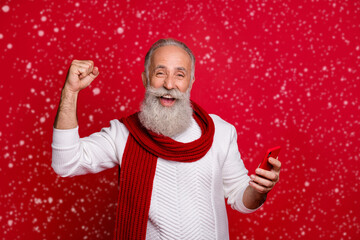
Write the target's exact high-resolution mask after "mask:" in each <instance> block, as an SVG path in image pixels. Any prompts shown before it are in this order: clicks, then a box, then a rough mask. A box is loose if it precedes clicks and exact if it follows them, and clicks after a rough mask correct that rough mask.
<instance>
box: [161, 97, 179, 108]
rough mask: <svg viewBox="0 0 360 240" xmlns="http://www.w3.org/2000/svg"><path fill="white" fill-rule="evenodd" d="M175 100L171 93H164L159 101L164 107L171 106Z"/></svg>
mask: <svg viewBox="0 0 360 240" xmlns="http://www.w3.org/2000/svg"><path fill="white" fill-rule="evenodd" d="M175 101H176V99H175V98H173V97H172V96H171V95H164V96H161V97H160V103H161V105H163V106H164V107H171V106H172V105H174V103H175Z"/></svg>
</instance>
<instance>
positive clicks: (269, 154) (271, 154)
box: [259, 146, 281, 171]
mask: <svg viewBox="0 0 360 240" xmlns="http://www.w3.org/2000/svg"><path fill="white" fill-rule="evenodd" d="M280 149H281V147H280V146H277V147H273V148H269V149H268V150H267V151H266V154H265V156H264V159H263V161H262V162H261V163H260V165H259V168H262V169H265V170H268V171H270V170H271V169H272V165H271V164H270V163H269V162H268V160H269V158H270V157H273V158H275V159H276V158H277V157H278V155H279V152H280Z"/></svg>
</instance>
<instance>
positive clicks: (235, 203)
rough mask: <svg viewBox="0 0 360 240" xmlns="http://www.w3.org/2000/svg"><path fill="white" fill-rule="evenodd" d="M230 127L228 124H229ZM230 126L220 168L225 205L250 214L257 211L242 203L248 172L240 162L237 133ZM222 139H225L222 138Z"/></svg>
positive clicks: (248, 178)
mask: <svg viewBox="0 0 360 240" xmlns="http://www.w3.org/2000/svg"><path fill="white" fill-rule="evenodd" d="M229 125H230V124H229ZM230 126H231V129H230V131H231V133H230V134H228V135H227V139H228V140H227V141H229V145H228V150H227V155H226V158H225V161H224V165H223V168H222V173H223V185H224V192H225V197H226V198H227V203H228V204H229V205H231V207H232V208H233V209H235V210H237V211H239V212H242V213H252V212H254V211H256V210H257V209H258V208H257V209H249V208H247V207H245V205H244V203H243V195H244V192H245V189H246V188H247V187H248V186H249V181H250V177H249V176H248V170H247V169H246V168H245V165H244V163H243V161H242V160H241V156H240V152H239V148H238V145H237V133H236V129H235V127H234V126H232V125H230ZM224 139H226V137H225V136H224Z"/></svg>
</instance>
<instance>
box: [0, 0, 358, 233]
mask: <svg viewBox="0 0 360 240" xmlns="http://www.w3.org/2000/svg"><path fill="white" fill-rule="evenodd" d="M0 8H1V9H0V22H1V25H0V51H1V57H0V72H1V82H0V106H1V107H0V116H1V124H0V126H1V129H0V139H1V150H0V151H1V152H0V158H1V161H0V183H1V190H0V201H1V205H0V236H1V238H2V239H111V236H112V233H113V227H114V221H115V209H116V200H117V182H116V178H117V169H116V168H114V169H110V170H107V171H104V172H102V173H99V174H95V175H87V176H79V177H74V178H60V177H58V176H56V174H55V173H54V172H53V170H52V169H51V166H50V164H51V138H52V124H53V121H54V118H55V114H56V109H57V105H58V102H59V98H60V91H61V88H62V85H63V82H64V79H65V75H66V71H67V68H68V66H69V64H70V62H71V60H73V59H92V60H94V61H95V63H96V65H97V66H98V67H99V69H100V72H101V73H100V76H99V77H98V78H97V80H96V81H95V82H93V84H92V85H91V86H90V87H89V88H87V89H86V90H84V91H83V92H81V94H80V99H79V109H78V117H79V124H80V134H81V136H86V135H88V134H90V133H92V132H95V131H99V130H100V129H101V128H102V127H107V126H108V125H109V121H110V120H111V119H114V118H119V117H121V116H124V115H126V114H130V113H133V112H134V111H136V110H137V109H138V106H139V103H140V101H141V100H142V98H143V94H144V89H143V87H142V83H141V72H142V71H143V59H144V56H145V53H146V52H147V50H148V49H149V47H150V46H151V44H152V43H153V42H155V41H156V40H158V39H159V38H163V37H173V38H176V39H179V40H182V41H184V42H185V43H186V44H187V45H188V46H189V47H190V48H191V49H193V51H194V54H195V56H196V58H197V64H196V73H195V75H196V82H195V85H194V88H193V91H192V98H193V99H194V100H195V101H197V102H198V103H199V104H201V105H202V106H203V107H204V108H205V109H206V110H208V112H210V113H215V114H218V115H220V116H221V117H222V118H223V119H225V120H227V121H228V122H230V123H232V124H234V125H235V127H236V128H237V131H238V142H239V150H240V152H241V153H242V157H243V160H244V162H245V165H246V166H247V168H248V169H249V171H250V172H253V171H254V169H255V168H256V166H257V165H258V163H259V161H260V159H261V158H262V156H263V154H264V153H265V149H266V148H268V147H272V146H274V145H278V144H280V145H281V146H282V147H283V149H282V152H281V154H280V160H282V162H283V168H282V172H281V179H280V182H279V184H278V185H277V186H276V187H275V189H274V190H273V191H272V192H271V193H270V194H269V197H268V201H267V202H266V204H265V205H264V206H263V208H261V209H260V210H259V211H257V212H256V213H253V214H250V215H243V214H240V213H237V212H234V211H233V210H231V209H229V222H230V235H231V239H317V238H318V239H359V236H360V225H359V222H360V219H359V218H360V214H359V207H358V204H359V197H360V193H359V171H360V166H359V161H360V154H359V152H360V149H359V142H360V141H359V134H360V131H359V125H360V117H359V113H360V107H359V92H360V91H359V90H360V88H359V84H360V83H359V80H360V77H359V70H360V67H359V63H360V39H359V37H360V21H359V20H360V19H359V16H360V2H359V1H321V0H314V1H220V0H212V1H211V0H210V1H203V2H199V1H175V2H171V1H166V0H165V1H161V2H156V1H130V0H128V1H110V0H109V1H91V2H90V1H75V2H73V1H56V2H55V1H10V0H2V1H1V4H0Z"/></svg>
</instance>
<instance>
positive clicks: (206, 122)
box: [114, 102, 215, 239]
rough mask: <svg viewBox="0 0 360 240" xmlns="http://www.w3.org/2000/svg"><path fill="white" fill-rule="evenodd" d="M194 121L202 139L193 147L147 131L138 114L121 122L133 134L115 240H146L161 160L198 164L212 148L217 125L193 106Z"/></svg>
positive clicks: (127, 151)
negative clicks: (152, 194)
mask: <svg viewBox="0 0 360 240" xmlns="http://www.w3.org/2000/svg"><path fill="white" fill-rule="evenodd" d="M192 107H193V110H194V114H193V116H194V119H195V120H196V122H197V123H198V125H199V126H200V128H201V131H202V136H201V137H200V138H199V139H197V140H195V141H193V142H190V143H180V142H176V141H175V140H172V139H171V138H168V137H165V136H162V135H158V134H155V133H153V132H151V131H147V130H146V129H145V128H144V127H143V126H142V125H141V123H140V121H139V118H138V113H135V114H133V115H131V116H129V117H127V118H123V119H121V121H122V122H123V123H124V125H125V126H126V127H127V129H128V130H129V132H130V134H129V137H128V140H127V143H126V147H125V152H124V155H123V159H122V165H121V170H120V178H119V186H120V191H119V199H118V210H117V218H116V227H115V236H114V239H145V238H146V225H147V220H148V215H149V209H150V202H151V193H152V187H153V186H152V185H153V180H154V176H155V171H156V164H157V158H158V157H161V158H163V159H166V160H171V161H179V162H194V161H197V160H199V159H201V158H202V157H204V156H205V154H206V153H207V152H208V150H209V149H210V148H211V145H212V142H213V137H214V132H215V128H214V123H213V121H212V119H211V118H210V116H209V115H208V114H207V113H206V112H205V111H204V110H203V109H202V108H201V107H200V106H199V105H197V104H196V103H194V102H192Z"/></svg>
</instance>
